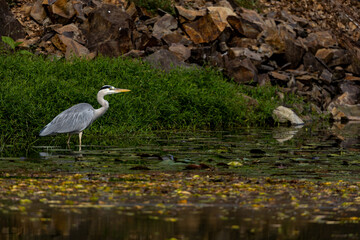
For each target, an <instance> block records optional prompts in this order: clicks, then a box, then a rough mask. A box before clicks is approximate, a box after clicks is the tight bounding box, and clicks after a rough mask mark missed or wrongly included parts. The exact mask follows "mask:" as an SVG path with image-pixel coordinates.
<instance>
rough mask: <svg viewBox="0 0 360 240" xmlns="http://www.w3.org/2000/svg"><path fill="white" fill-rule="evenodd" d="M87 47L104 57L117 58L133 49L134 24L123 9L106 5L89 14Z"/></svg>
mask: <svg viewBox="0 0 360 240" xmlns="http://www.w3.org/2000/svg"><path fill="white" fill-rule="evenodd" d="M88 21H89V27H88V29H87V33H86V35H87V47H88V49H89V50H90V51H96V52H98V53H99V54H101V55H104V56H112V57H117V56H120V55H122V54H124V53H126V52H128V51H130V50H131V49H132V48H133V44H132V41H131V39H132V31H133V29H134V25H133V24H134V23H133V21H132V20H131V18H130V16H129V15H128V14H127V13H126V12H125V11H123V10H122V9H121V8H119V7H116V6H113V5H108V4H104V5H102V6H101V7H99V8H97V9H95V10H94V11H92V12H91V13H90V14H89V18H88Z"/></svg>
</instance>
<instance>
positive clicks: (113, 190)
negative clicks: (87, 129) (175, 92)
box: [0, 123, 360, 239]
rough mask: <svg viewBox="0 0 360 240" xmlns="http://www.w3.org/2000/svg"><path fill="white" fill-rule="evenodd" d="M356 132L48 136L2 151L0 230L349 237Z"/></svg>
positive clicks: (359, 225) (7, 233)
mask: <svg viewBox="0 0 360 240" xmlns="http://www.w3.org/2000/svg"><path fill="white" fill-rule="evenodd" d="M359 131H360V125H359V124H356V123H348V124H346V125H341V124H337V125H333V126H331V127H329V126H326V127H316V126H303V127H298V128H295V127H277V128H267V129H261V128H246V129H236V130H232V131H197V132H192V133H190V132H167V131H159V132H154V133H153V134H151V135H150V134H148V135H143V136H140V137H139V136H132V137H129V136H127V137H126V138H124V137H119V138H116V139H101V137H99V136H98V137H91V136H88V137H87V136H86V135H84V138H83V142H84V144H86V143H92V145H84V146H83V151H81V152H78V151H75V150H74V151H73V150H71V149H68V148H66V147H65V145H64V146H62V145H61V146H57V145H56V144H52V143H54V142H53V141H52V138H45V139H44V140H42V142H41V145H43V146H40V145H38V146H35V147H34V148H33V149H32V150H31V151H30V152H28V153H27V154H21V153H18V152H12V151H11V148H7V149H6V151H2V152H1V158H0V160H1V161H0V169H1V174H0V199H1V200H0V230H1V231H0V239H49V238H56V239H359V238H360V231H359V229H360V179H359V178H360V177H359V173H360V158H359V156H358V151H359V150H360V145H359V140H360V138H359V134H358V133H359ZM56 139H58V140H59V139H60V140H61V141H62V140H64V142H65V141H66V137H65V136H63V137H61V136H59V137H56ZM55 142H56V143H57V142H59V141H55ZM71 148H72V149H76V148H77V146H75V145H72V146H71Z"/></svg>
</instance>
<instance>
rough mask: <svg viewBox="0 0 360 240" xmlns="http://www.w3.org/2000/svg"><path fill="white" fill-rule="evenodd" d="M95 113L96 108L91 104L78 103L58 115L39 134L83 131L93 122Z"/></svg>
mask: <svg viewBox="0 0 360 240" xmlns="http://www.w3.org/2000/svg"><path fill="white" fill-rule="evenodd" d="M94 115H95V109H94V108H93V107H92V106H91V105H90V104H88V103H79V104H76V105H75V106H72V107H71V108H68V109H66V110H65V111H63V112H62V113H60V114H59V115H57V116H56V117H55V118H54V119H53V120H52V121H51V122H50V123H49V124H48V125H46V126H45V127H44V128H43V129H42V130H41V131H40V134H39V136H48V135H54V134H58V133H79V132H82V131H84V129H86V128H88V127H89V126H90V125H91V124H92V122H93V119H94Z"/></svg>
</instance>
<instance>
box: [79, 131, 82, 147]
mask: <svg viewBox="0 0 360 240" xmlns="http://www.w3.org/2000/svg"><path fill="white" fill-rule="evenodd" d="M82 134H83V133H82V132H79V152H80V151H81V137H82Z"/></svg>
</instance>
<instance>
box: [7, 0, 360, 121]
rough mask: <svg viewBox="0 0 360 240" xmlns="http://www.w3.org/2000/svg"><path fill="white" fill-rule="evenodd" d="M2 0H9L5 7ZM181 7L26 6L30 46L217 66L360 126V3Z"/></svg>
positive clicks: (21, 17)
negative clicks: (301, 98) (153, 10)
mask: <svg viewBox="0 0 360 240" xmlns="http://www.w3.org/2000/svg"><path fill="white" fill-rule="evenodd" d="M1 1H4V0H0V2H1ZM258 7H259V9H260V13H258V12H257V11H254V10H249V9H245V8H242V7H240V6H238V5H237V1H236V0H229V1H226V0H218V1H211V2H206V1H202V0H182V1H178V2H175V3H174V11H173V12H172V13H171V14H170V13H168V12H165V11H164V10H161V9H159V10H158V11H157V13H151V12H149V11H147V10H146V9H144V8H141V7H138V6H136V5H135V4H134V3H133V2H128V1H127V0H104V1H97V0H79V1H68V0H37V1H31V0H29V1H19V2H17V3H16V4H14V6H13V7H12V8H11V10H12V12H13V14H14V16H15V18H16V19H17V20H18V21H19V22H20V24H21V25H22V27H23V29H24V31H25V33H26V36H25V38H23V39H21V41H23V44H22V46H23V47H24V48H31V49H32V50H34V51H36V52H37V53H44V54H51V55H56V56H58V57H66V58H71V57H72V56H73V55H76V56H82V57H86V58H89V59H91V58H94V57H96V56H97V55H106V56H112V57H117V56H130V57H141V58H144V59H145V60H147V61H149V62H150V63H151V64H153V65H154V66H155V67H159V68H162V69H165V70H168V69H170V68H171V67H173V66H184V67H192V66H194V65H195V66H196V65H203V64H210V65H212V66H215V67H218V68H219V69H220V70H222V71H223V72H224V73H225V74H226V75H227V76H229V77H230V78H233V79H234V81H236V82H239V83H244V84H258V85H266V84H273V85H274V84H276V85H279V86H281V87H282V89H283V92H284V93H285V94H286V93H288V92H294V93H296V94H298V95H300V96H304V97H305V98H306V99H307V100H308V101H311V102H312V103H314V104H313V107H314V109H315V110H317V111H319V112H330V113H332V116H333V118H334V119H335V120H340V119H341V118H348V119H350V120H358V119H360V115H358V114H357V112H358V111H357V108H358V105H357V104H358V99H359V95H360V86H359V82H360V44H359V42H358V41H359V37H360V23H359V12H360V11H359V8H360V4H359V3H358V1H343V0H332V1H329V0H324V1H315V0H312V1H311V0H300V1H290V0H282V1H273V0H271V1H265V0H261V1H260V2H259V3H258Z"/></svg>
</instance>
